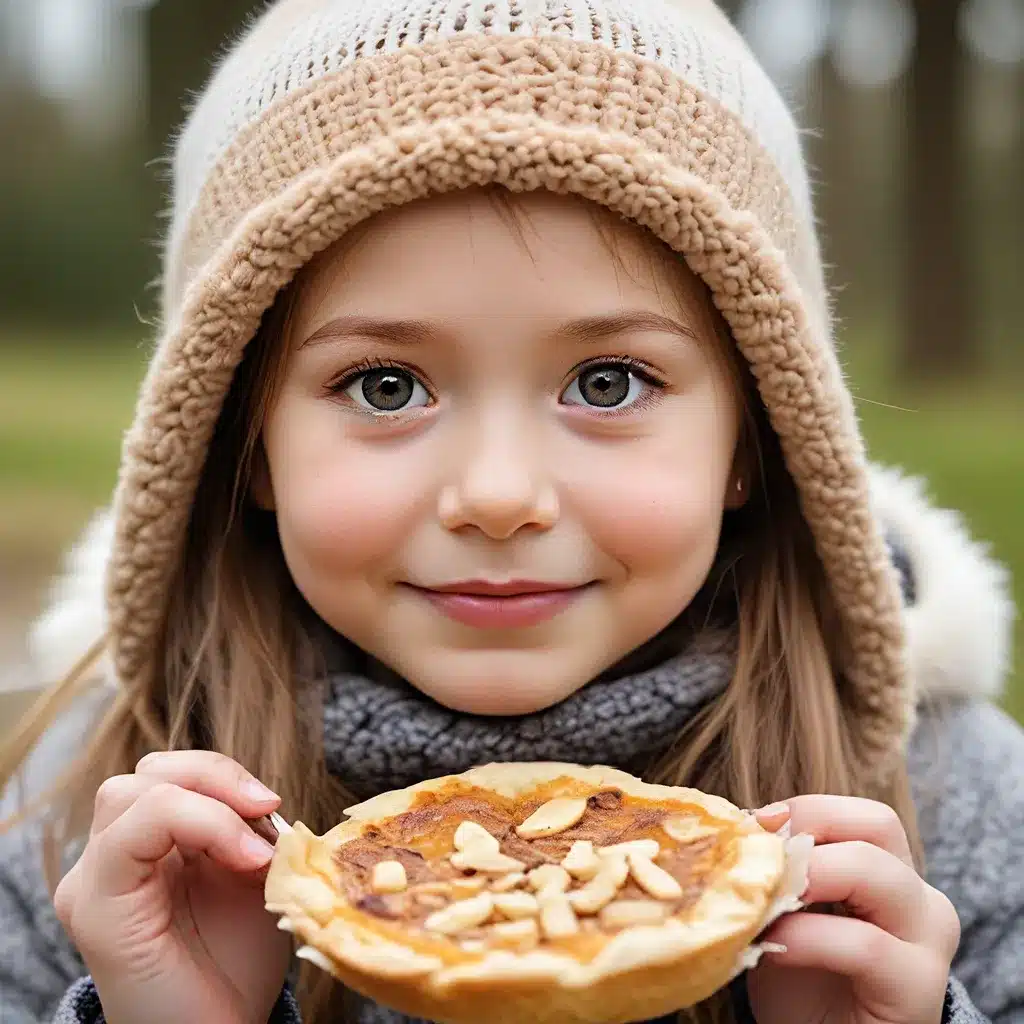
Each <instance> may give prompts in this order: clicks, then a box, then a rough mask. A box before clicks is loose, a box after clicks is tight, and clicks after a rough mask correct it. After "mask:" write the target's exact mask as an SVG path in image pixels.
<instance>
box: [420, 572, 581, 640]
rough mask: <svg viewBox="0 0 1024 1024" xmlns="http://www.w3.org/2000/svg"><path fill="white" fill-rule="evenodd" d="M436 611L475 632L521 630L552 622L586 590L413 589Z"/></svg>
mask: <svg viewBox="0 0 1024 1024" xmlns="http://www.w3.org/2000/svg"><path fill="white" fill-rule="evenodd" d="M414 589H415V590H417V591H418V592H419V593H420V594H422V595H423V596H424V597H425V598H426V599H427V600H428V601H430V603H431V604H432V605H433V606H434V607H435V608H437V610H438V611H440V612H442V613H443V614H444V615H447V616H448V618H450V619H454V620H455V621H456V622H461V623H462V624H463V625H465V626H475V627H476V628H477V629H517V628H519V629H521V628H524V627H527V626H536V625H539V624H540V623H541V622H547V621H548V620H549V619H553V618H554V617H555V616H556V615H558V614H559V613H560V612H562V611H564V610H565V609H566V608H567V607H568V606H569V605H570V604H572V602H573V601H574V600H576V598H577V597H579V595H580V594H582V593H583V591H584V590H585V589H587V588H586V587H566V586H564V585H563V586H557V585H553V584H550V583H532V582H527V581H516V582H512V583H501V584H494V583H483V582H478V581H474V582H466V583H459V584H452V585H449V586H445V587H437V588H431V589H429V590H428V589H424V588H421V587H415V588H414Z"/></svg>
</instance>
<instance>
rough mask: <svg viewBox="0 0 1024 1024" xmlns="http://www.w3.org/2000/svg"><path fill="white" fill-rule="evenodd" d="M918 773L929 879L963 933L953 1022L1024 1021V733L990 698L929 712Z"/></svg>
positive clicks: (919, 736) (923, 722)
mask: <svg viewBox="0 0 1024 1024" xmlns="http://www.w3.org/2000/svg"><path fill="white" fill-rule="evenodd" d="M910 768H911V776H912V779H913V782H914V794H915V800H916V803H917V807H918V813H919V819H920V826H921V832H922V836H923V838H924V842H925V851H926V856H927V876H928V880H929V881H930V882H931V884H932V885H934V886H935V887H936V888H937V889H940V890H942V891H943V892H944V893H945V894H946V895H947V896H948V897H949V898H950V899H951V900H952V902H953V905H954V906H955V907H956V909H957V912H958V913H959V915H960V924H961V929H962V938H961V943H960V949H959V951H958V953H957V956H956V959H955V960H954V962H953V974H954V976H955V978H956V981H955V982H954V983H952V984H951V986H950V999H949V1002H948V1003H947V1016H946V1020H947V1022H948V1024H978V1022H982V1021H986V1020H988V1021H991V1022H992V1024H1024V868H1022V862H1021V850H1022V849H1024V731H1022V730H1021V728H1020V727H1019V726H1018V725H1017V724H1016V723H1015V722H1014V721H1013V720H1012V719H1010V718H1009V716H1007V715H1005V714H1003V713H1002V712H1001V711H999V710H998V709H996V708H995V707H992V706H990V705H987V704H980V703H956V704H950V703H947V704H944V705H936V706H933V707H931V708H930V709H927V710H925V711H923V713H922V715H921V719H920V722H919V725H918V728H917V731H916V733H915V736H914V739H913V743H912V746H911V755H910Z"/></svg>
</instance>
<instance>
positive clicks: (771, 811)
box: [757, 803, 789, 818]
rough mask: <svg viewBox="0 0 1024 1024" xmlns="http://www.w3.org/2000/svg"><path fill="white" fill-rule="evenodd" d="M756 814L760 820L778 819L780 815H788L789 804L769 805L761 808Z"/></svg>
mask: <svg viewBox="0 0 1024 1024" xmlns="http://www.w3.org/2000/svg"><path fill="white" fill-rule="evenodd" d="M757 814H758V817H761V818H778V817H779V816H780V815H782V814H789V804H784V803H778V804H769V805H768V806H767V807H762V808H761V809H760V810H759V811H758V812H757Z"/></svg>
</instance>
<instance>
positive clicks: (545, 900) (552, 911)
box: [539, 893, 580, 939]
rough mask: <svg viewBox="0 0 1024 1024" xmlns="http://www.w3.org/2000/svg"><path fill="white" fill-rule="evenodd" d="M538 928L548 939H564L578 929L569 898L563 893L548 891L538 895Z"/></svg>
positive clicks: (578, 925) (578, 924)
mask: <svg viewBox="0 0 1024 1024" xmlns="http://www.w3.org/2000/svg"><path fill="white" fill-rule="evenodd" d="M539 903H540V929H541V931H542V932H543V933H544V935H545V937H547V938H549V939H564V938H568V937H569V936H570V935H575V934H576V933H577V932H578V931H579V930H580V923H579V921H577V920H576V915H575V913H573V909H572V907H571V906H569V900H568V899H567V898H566V896H565V894H564V893H549V894H545V895H544V896H542V897H540V899H539Z"/></svg>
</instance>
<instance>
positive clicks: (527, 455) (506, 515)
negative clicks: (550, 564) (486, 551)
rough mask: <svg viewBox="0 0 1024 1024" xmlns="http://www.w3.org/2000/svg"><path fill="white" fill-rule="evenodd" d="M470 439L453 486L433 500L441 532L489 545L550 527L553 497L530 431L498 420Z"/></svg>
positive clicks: (555, 510)
mask: <svg viewBox="0 0 1024 1024" xmlns="http://www.w3.org/2000/svg"><path fill="white" fill-rule="evenodd" d="M471 434H472V436H470V437H468V438H467V443H466V445H465V448H464V454H463V456H462V459H461V465H460V466H459V468H458V471H457V472H456V474H455V479H454V481H453V482H451V483H450V484H448V485H447V486H445V487H444V488H442V490H441V493H440V496H439V498H438V517H439V519H440V520H441V524H442V525H443V526H444V527H445V529H447V530H462V529H470V528H472V529H477V530H479V531H480V532H481V533H483V534H485V535H486V536H487V537H490V538H491V539H493V540H507V539H508V538H509V537H511V536H512V535H513V534H515V533H516V532H517V531H519V530H523V529H537V530H548V529H550V528H551V527H552V526H554V525H555V523H556V522H557V521H558V517H559V500H558V492H557V490H556V489H555V487H554V484H553V483H552V481H551V480H550V478H549V476H548V474H547V472H546V471H545V467H544V465H543V461H544V460H543V454H542V452H541V450H540V449H541V447H542V445H541V444H540V442H539V439H536V438H534V437H533V431H531V430H530V428H529V427H528V426H526V427H523V426H521V425H518V424H513V423H511V422H509V421H507V420H500V421H497V422H491V423H489V424H477V429H475V430H473V431H472V432H471Z"/></svg>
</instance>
